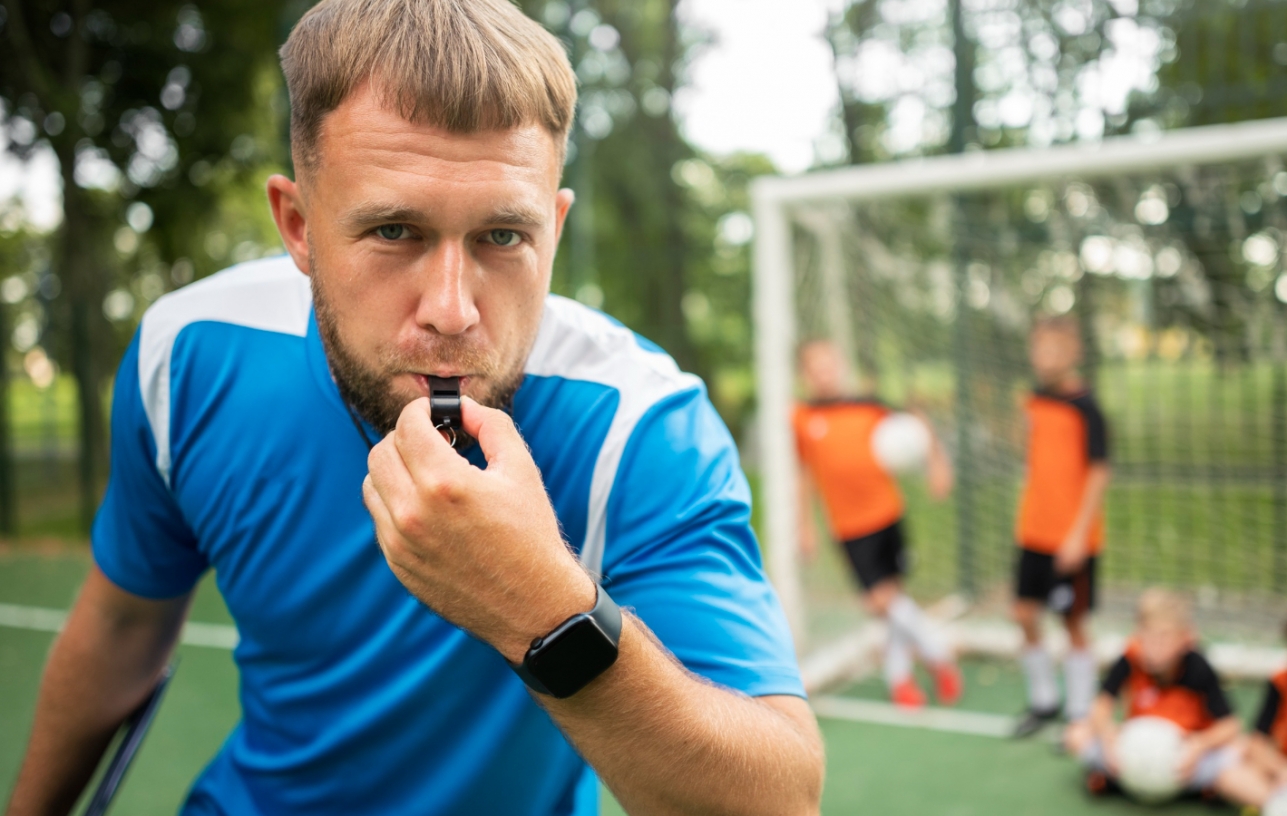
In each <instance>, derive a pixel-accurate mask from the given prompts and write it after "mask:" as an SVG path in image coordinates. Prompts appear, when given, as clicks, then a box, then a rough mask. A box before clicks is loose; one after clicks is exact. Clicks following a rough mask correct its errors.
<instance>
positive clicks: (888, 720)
mask: <svg viewBox="0 0 1287 816" xmlns="http://www.w3.org/2000/svg"><path fill="white" fill-rule="evenodd" d="M809 703H810V705H812V706H813V711H814V713H815V714H817V715H818V716H819V717H822V718H823V719H831V720H848V721H849V722H861V723H875V724H877V725H893V726H898V727H900V728H918V729H921V730H924V731H941V732H944V733H948V734H969V735H972V736H976V737H994V738H998V739H1000V738H1005V737H1009V736H1010V734H1011V732H1012V731H1013V730H1014V718H1013V717H1005V716H1002V715H1000V714H981V713H978V712H975V711H956V710H953V709H950V708H930V707H927V708H922V709H920V710H919V711H908V710H907V709H904V708H899V707H898V706H896V705H894V704H893V703H880V702H876V701H874V700H856V699H853V698H851V697H836V696H832V695H823V696H821V697H814V698H812V699H810V701H809Z"/></svg>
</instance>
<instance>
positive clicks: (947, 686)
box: [934, 663, 965, 706]
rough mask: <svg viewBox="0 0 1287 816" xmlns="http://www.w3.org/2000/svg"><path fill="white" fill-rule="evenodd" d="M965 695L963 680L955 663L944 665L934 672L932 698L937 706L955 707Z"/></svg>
mask: <svg viewBox="0 0 1287 816" xmlns="http://www.w3.org/2000/svg"><path fill="white" fill-rule="evenodd" d="M964 693H965V678H964V677H962V676H961V669H960V667H959V666H957V665H956V664H955V663H944V664H943V665H941V666H939V667H938V668H936V669H935V670H934V696H935V697H937V698H938V703H939V705H945V706H950V705H956V704H957V703H958V702H960V701H961V695H962V694H964Z"/></svg>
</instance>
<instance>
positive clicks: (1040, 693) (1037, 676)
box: [1019, 646, 1059, 711]
mask: <svg viewBox="0 0 1287 816" xmlns="http://www.w3.org/2000/svg"><path fill="white" fill-rule="evenodd" d="M1019 662H1020V663H1021V664H1022V665H1023V676H1024V678H1025V679H1026V680H1027V681H1028V707H1029V708H1032V709H1033V710H1034V711H1051V710H1053V709H1055V708H1057V707H1058V706H1059V686H1058V684H1057V683H1056V682H1055V661H1054V660H1051V658H1050V653H1049V652H1047V651H1046V650H1045V649H1043V648H1042V647H1040V646H1027V647H1025V648H1024V650H1023V654H1022V655H1021V656H1020V658H1019Z"/></svg>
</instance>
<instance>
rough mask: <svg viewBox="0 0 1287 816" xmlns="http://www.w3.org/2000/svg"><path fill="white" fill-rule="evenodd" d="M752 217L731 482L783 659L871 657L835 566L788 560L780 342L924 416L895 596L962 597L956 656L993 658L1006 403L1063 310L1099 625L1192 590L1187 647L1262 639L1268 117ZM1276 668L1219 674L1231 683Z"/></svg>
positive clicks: (772, 189) (790, 541) (1274, 156)
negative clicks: (750, 533)
mask: <svg viewBox="0 0 1287 816" xmlns="http://www.w3.org/2000/svg"><path fill="white" fill-rule="evenodd" d="M754 207H755V213H754V217H755V221H756V239H755V240H756V243H755V273H754V274H755V278H754V284H755V325H756V343H757V345H756V368H757V376H758V389H759V390H758V404H759V414H758V431H757V433H758V436H757V441H758V445H757V449H756V451H755V455H754V457H753V464H752V467H753V468H755V469H757V470H758V473H759V477H760V485H761V491H760V495H759V499H758V500H759V502H760V506H761V508H762V513H763V515H762V518H763V526H762V531H763V534H764V539H765V546H766V558H767V561H768V565H769V570H770V573H771V575H772V577H773V580H774V582H775V584H776V586H777V587H778V590H779V592H780V594H781V596H782V599H783V603H784V605H785V607H786V609H787V612H788V616H789V617H790V619H791V622H792V626H793V629H794V631H795V633H796V637H797V639H798V642H799V645H800V648H801V651H802V653H803V654H804V655H805V656H806V664H808V659H809V658H810V657H812V656H816V655H822V654H824V652H825V650H826V649H827V648H829V647H831V648H833V649H834V648H839V649H840V650H841V651H844V650H845V649H848V650H849V651H850V652H852V651H853V650H854V649H857V648H860V647H862V645H863V644H866V645H868V646H869V645H870V641H871V638H870V637H868V638H867V639H866V640H863V637H862V636H860V635H856V634H855V633H862V632H863V631H864V629H863V627H864V626H865V625H866V624H867V621H866V620H865V619H864V617H863V614H862V612H861V609H860V607H859V605H858V602H857V600H856V596H855V593H854V590H853V586H852V582H851V579H850V578H849V576H848V574H847V570H846V569H845V567H844V565H843V564H842V561H841V556H840V555H839V554H838V549H837V548H835V547H825V546H824V547H820V554H819V557H818V558H817V559H816V560H814V561H811V562H808V563H805V562H803V561H802V560H801V559H800V558H799V557H798V554H797V549H798V546H797V545H798V542H797V541H796V535H797V529H798V528H797V507H796V495H797V494H796V486H797V481H796V480H797V476H798V474H797V472H796V467H797V466H796V462H795V454H794V441H793V439H792V432H791V426H790V412H791V409H792V406H793V403H794V401H795V400H796V399H798V398H799V396H800V391H799V381H798V377H797V370H796V369H797V367H796V347H797V344H798V343H800V342H801V341H803V340H806V339H816V338H827V339H830V340H832V341H834V342H835V344H836V345H837V346H838V347H839V348H840V349H841V350H842V352H843V354H844V355H845V356H846V357H847V361H848V364H849V366H850V368H851V369H852V371H853V372H854V373H855V375H856V376H857V377H861V378H862V380H863V381H864V382H871V383H876V384H877V396H879V397H880V398H881V399H882V400H884V401H885V402H887V403H890V404H892V405H896V406H897V405H907V404H913V405H916V406H918V407H920V408H922V409H923V410H924V411H925V412H926V413H927V414H928V416H929V417H930V419H931V421H932V423H933V424H934V426H935V428H936V430H937V432H938V434H939V435H940V437H941V438H942V439H943V440H944V442H945V444H946V445H947V447H948V449H949V450H950V452H951V455H952V459H953V461H954V464H955V468H956V476H957V479H956V486H955V489H954V491H953V494H952V497H951V498H950V499H949V500H947V501H944V502H941V503H935V502H933V501H931V500H930V499H929V497H928V495H927V491H926V490H925V488H924V485H923V482H922V481H921V480H920V479H918V478H916V477H909V478H905V479H903V480H902V486H903V490H904V493H905V496H906V499H907V516H906V523H907V525H908V532H909V541H910V545H911V553H912V556H913V560H912V573H911V579H910V582H909V587H910V589H911V591H912V593H913V594H914V595H915V596H916V597H917V598H918V599H920V600H921V601H922V602H925V603H926V604H929V605H933V604H934V603H935V602H936V601H941V600H942V599H945V598H955V599H963V602H959V603H956V604H955V605H954V610H955V611H957V612H959V611H960V610H961V609H968V613H967V614H966V615H965V617H964V619H963V621H961V622H958V623H957V624H956V629H955V631H956V632H957V636H958V639H959V640H960V641H961V645H962V646H963V647H965V648H966V649H969V648H971V647H972V646H976V647H977V648H980V649H985V650H986V649H987V648H1009V647H1010V646H1017V642H1018V641H1017V632H1012V631H1008V630H1007V628H1006V626H1005V624H1004V620H1005V614H1006V610H1007V606H1008V603H1009V599H1010V593H1011V592H1012V577H1011V575H1012V572H1013V562H1014V533H1013V530H1014V522H1015V513H1016V507H1017V501H1018V491H1019V488H1020V484H1021V480H1022V477H1023V444H1024V433H1023V418H1022V415H1021V404H1020V398H1021V395H1022V394H1023V393H1024V392H1025V391H1026V390H1028V389H1030V388H1031V387H1032V381H1031V375H1030V373H1029V369H1028V362H1027V350H1026V338H1027V333H1028V330H1029V327H1030V326H1031V322H1032V320H1033V319H1034V318H1035V317H1036V316H1038V315H1041V314H1065V313H1066V314H1071V315H1073V316H1075V318H1076V321H1077V324H1078V325H1079V326H1080V329H1081V333H1082V335H1083V340H1084V345H1085V348H1086V361H1085V366H1084V374H1085V375H1086V378H1087V379H1088V380H1089V382H1090V383H1091V385H1092V387H1093V388H1094V389H1095V392H1096V394H1097V397H1098V400H1099V402H1100V404H1101V406H1102V407H1103V409H1104V412H1105V415H1106V417H1107V420H1108V423H1109V428H1110V438H1111V442H1112V464H1113V472H1114V478H1113V483H1112V486H1111V488H1110V490H1109V495H1108V499H1107V506H1106V517H1107V533H1106V544H1105V549H1104V554H1103V557H1102V559H1101V565H1100V586H1101V593H1100V598H1101V604H1100V605H1101V613H1100V614H1099V616H1098V618H1099V620H1100V624H1099V625H1100V628H1101V631H1107V632H1112V631H1125V629H1126V628H1128V627H1129V618H1130V610H1131V604H1132V603H1133V600H1134V597H1135V595H1136V594H1137V593H1138V591H1139V590H1140V589H1141V588H1142V587H1144V586H1148V585H1153V584H1161V585H1166V586H1170V587H1173V588H1177V589H1180V590H1182V591H1185V592H1186V593H1189V594H1190V595H1191V597H1192V598H1193V600H1194V604H1195V609H1196V610H1197V612H1198V617H1199V622H1200V625H1201V627H1202V630H1203V634H1204V636H1206V637H1207V638H1208V639H1209V640H1213V641H1219V642H1225V641H1227V642H1229V643H1231V644H1243V645H1247V646H1257V645H1258V646H1263V647H1270V646H1273V645H1274V644H1276V642H1277V641H1276V636H1277V633H1278V632H1279V631H1280V627H1281V623H1282V621H1283V618H1284V615H1285V614H1287V603H1284V600H1283V599H1284V597H1287V596H1285V595H1284V592H1285V591H1287V265H1285V263H1284V255H1287V119H1279V120H1265V121H1260V122H1250V123H1244V124H1237V125H1222V126H1215V127H1205V128H1191V129H1187V130H1180V131H1172V132H1168V133H1165V134H1164V135H1162V136H1160V137H1155V138H1153V139H1151V140H1148V141H1144V140H1139V139H1135V138H1122V139H1114V140H1107V141H1104V142H1102V143H1098V144H1086V145H1070V146H1060V147H1053V148H1045V149H1013V150H998V151H991V152H984V153H972V154H966V155H961V156H949V157H938V158H931V159H924V160H917V161H908V162H897V163H890V164H881V165H870V166H862V167H854V168H845V169H842V170H836V171H829V172H820V173H814V174H808V175H803V176H797V177H787V178H765V179H761V180H760V181H759V182H758V183H757V184H756V186H755V188H754ZM855 500H858V501H861V497H855ZM821 529H825V526H822V527H821ZM946 606H953V605H944V604H940V610H943V609H945V608H946ZM985 633H991V634H990V635H986V634H985ZM855 638H857V639H856V640H855ZM846 639H847V640H846ZM837 643H840V644H842V646H840V647H836V646H835V644H837ZM843 644H848V645H847V646H845V645H843ZM989 644H991V646H989ZM997 644H1001V645H999V646H998V645H997ZM1007 644H1008V645H1007ZM1231 648H1233V647H1231ZM1244 651H1245V650H1244ZM1252 652H1254V650H1252ZM1247 654H1251V652H1248V653H1247ZM1244 657H1245V655H1244ZM819 659H821V658H819ZM1230 659H1232V658H1230ZM1276 659H1277V654H1276V653H1269V655H1268V656H1266V654H1264V653H1259V654H1258V657H1257V655H1256V654H1252V656H1251V657H1246V659H1245V660H1243V663H1242V664H1241V665H1242V668H1243V669H1245V670H1246V673H1249V674H1256V673H1259V672H1261V671H1263V670H1264V668H1265V667H1266V666H1269V665H1270V664H1271V663H1272V661H1273V660H1276ZM1257 660H1258V661H1259V662H1257ZM1226 662H1228V661H1226ZM833 668H834V667H833ZM1226 668H1228V669H1230V670H1233V671H1236V670H1237V668H1238V667H1232V666H1227V667H1226Z"/></svg>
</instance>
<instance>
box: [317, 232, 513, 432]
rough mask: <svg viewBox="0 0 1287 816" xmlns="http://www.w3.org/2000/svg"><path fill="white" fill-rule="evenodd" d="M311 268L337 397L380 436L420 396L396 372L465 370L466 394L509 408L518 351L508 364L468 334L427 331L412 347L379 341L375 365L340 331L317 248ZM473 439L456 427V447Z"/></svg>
mask: <svg viewBox="0 0 1287 816" xmlns="http://www.w3.org/2000/svg"><path fill="white" fill-rule="evenodd" d="M312 270H313V272H312V274H311V275H310V276H309V282H310V286H311V287H312V290H313V309H314V312H315V314H316V315H317V330H318V334H319V335H320V336H321V339H322V348H323V349H324V350H325V352H326V359H327V362H328V363H329V364H330V368H331V376H332V377H333V378H334V379H335V385H336V386H337V387H338V389H339V392H340V397H341V398H342V399H343V400H344V401H345V402H346V403H348V405H349V406H350V407H351V408H352V409H353V410H354V411H355V412H356V413H357V415H358V416H360V417H361V418H362V419H364V420H366V421H367V422H369V423H370V424H371V426H372V427H374V428H375V429H376V431H378V432H379V433H380V435H381V436H385V435H387V434H388V433H389V432H391V431H392V430H393V429H394V428H395V427H397V424H398V417H399V416H401V414H402V410H403V409H404V408H406V407H407V405H408V404H410V403H411V402H413V401H414V400H416V399H419V398H420V397H423V396H425V394H423V393H421V392H420V391H419V390H418V389H405V390H404V389H399V388H398V387H397V386H396V385H395V384H394V378H395V377H396V376H397V375H399V374H410V373H417V374H428V373H430V372H433V371H436V370H437V371H441V370H443V369H453V370H457V371H466V372H469V387H470V388H469V390H470V393H469V396H470V397H471V398H472V399H473V400H474V401H476V402H478V403H479V404H480V405H485V406H487V407H488V408H498V409H500V410H504V411H508V410H509V409H510V406H511V404H512V402H513V400H514V394H515V393H517V392H518V388H519V386H520V385H522V383H523V362H524V360H523V358H522V357H520V359H519V360H518V361H517V362H516V363H513V364H511V365H509V366H508V367H507V366H505V365H503V364H502V363H501V361H500V360H499V359H498V355H496V354H495V353H492V352H489V351H487V350H486V349H483V348H481V347H480V346H479V345H478V344H477V343H476V342H474V341H472V340H468V339H466V338H464V337H455V336H450V337H449V336H434V337H429V336H426V337H424V338H423V339H422V340H421V341H420V342H419V343H418V344H417V346H416V347H415V348H412V349H407V348H402V347H399V346H394V345H388V346H383V347H381V348H379V349H377V363H376V365H375V366H370V365H367V364H366V363H363V362H362V361H361V360H359V359H358V357H357V355H356V354H354V353H353V352H352V350H351V349H350V348H349V347H348V346H347V345H346V344H345V342H344V340H343V338H342V336H341V332H340V326H339V319H338V315H337V314H336V313H335V309H334V308H333V306H332V303H331V301H330V299H329V298H328V297H327V296H326V292H325V290H324V289H323V287H322V286H321V284H320V283H319V279H320V278H321V275H320V274H319V270H318V267H317V256H316V254H314V255H313V256H312ZM475 441H477V440H475V439H474V438H473V437H472V436H470V435H469V434H467V433H465V432H464V431H463V430H458V431H457V432H456V445H455V447H456V449H457V450H464V449H465V448H468V447H469V446H470V445H472V444H474V442H475Z"/></svg>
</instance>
